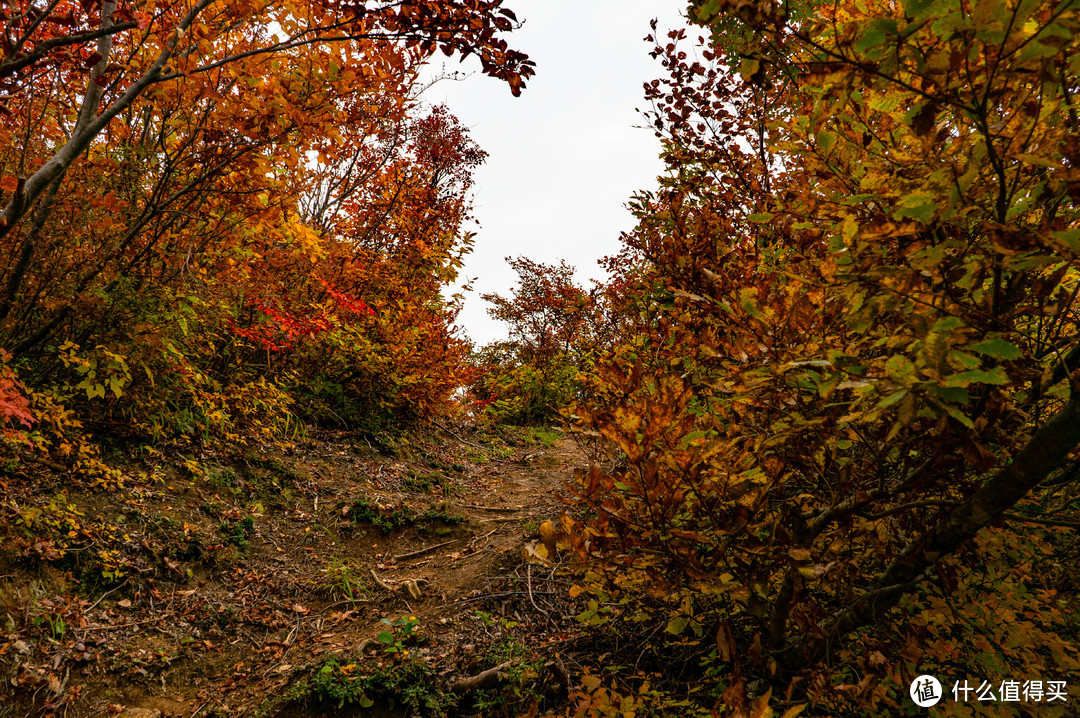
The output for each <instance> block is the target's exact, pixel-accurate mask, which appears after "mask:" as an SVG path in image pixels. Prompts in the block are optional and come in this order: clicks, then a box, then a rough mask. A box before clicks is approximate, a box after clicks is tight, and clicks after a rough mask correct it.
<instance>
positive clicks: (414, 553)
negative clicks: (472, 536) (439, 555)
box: [394, 539, 458, 561]
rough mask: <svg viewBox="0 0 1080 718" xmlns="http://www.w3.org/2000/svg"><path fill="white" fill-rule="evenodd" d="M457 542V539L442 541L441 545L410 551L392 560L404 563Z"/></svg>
mask: <svg viewBox="0 0 1080 718" xmlns="http://www.w3.org/2000/svg"><path fill="white" fill-rule="evenodd" d="M457 542H458V539H450V540H449V541H443V542H442V543H437V544H435V545H434V546H428V547H427V548H422V549H419V550H416V551H410V552H409V553H403V554H401V555H400V556H394V560H395V561H405V560H406V559H410V558H416V557H417V556H423V555H424V554H426V553H431V552H432V551H435V550H436V549H440V548H442V547H443V546H449V545H450V544H452V543H457Z"/></svg>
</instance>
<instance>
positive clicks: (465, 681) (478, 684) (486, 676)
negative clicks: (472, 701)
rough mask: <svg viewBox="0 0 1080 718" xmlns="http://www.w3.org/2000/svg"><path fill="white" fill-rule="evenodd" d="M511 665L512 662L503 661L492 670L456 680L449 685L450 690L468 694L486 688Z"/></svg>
mask: <svg viewBox="0 0 1080 718" xmlns="http://www.w3.org/2000/svg"><path fill="white" fill-rule="evenodd" d="M513 664H514V662H513V661H504V662H503V663H500V664H499V665H497V666H495V667H494V668H489V669H487V670H486V671H483V672H481V673H477V674H476V675H475V676H469V677H468V678H461V679H459V680H456V681H454V682H453V683H451V684H450V690H452V691H453V692H454V693H468V692H469V691H476V690H480V689H482V688H486V687H487V686H488V685H489V684H491V683H494V682H495V681H497V680H499V678H500V677H502V672H503V671H504V670H506V669H507V668H509V667H510V666H512V665H513Z"/></svg>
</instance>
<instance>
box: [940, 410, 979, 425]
mask: <svg viewBox="0 0 1080 718" xmlns="http://www.w3.org/2000/svg"><path fill="white" fill-rule="evenodd" d="M938 406H940V407H941V408H942V409H944V410H945V413H946V414H948V415H949V416H951V417H952V418H954V419H956V420H957V421H959V422H960V423H961V424H963V425H964V426H966V427H967V428H969V429H974V428H975V423H974V422H973V421H972V420H971V419H969V418H968V417H967V415H966V414H964V412H962V411H960V410H959V409H957V408H956V407H955V406H953V405H952V404H938Z"/></svg>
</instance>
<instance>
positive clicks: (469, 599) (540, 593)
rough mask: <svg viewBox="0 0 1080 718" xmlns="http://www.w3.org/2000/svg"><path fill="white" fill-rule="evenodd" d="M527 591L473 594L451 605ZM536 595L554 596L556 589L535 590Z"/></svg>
mask: <svg viewBox="0 0 1080 718" xmlns="http://www.w3.org/2000/svg"><path fill="white" fill-rule="evenodd" d="M528 595H529V594H528V592H527V591H502V592H501V593H485V594H483V595H481V596H473V597H471V598H463V599H461V600H460V601H454V602H453V603H451V604H450V605H451V606H456V605H458V604H459V603H474V602H476V601H485V600H487V599H489V598H503V597H505V596H528ZM533 595H534V596H554V595H555V592H554V591H533Z"/></svg>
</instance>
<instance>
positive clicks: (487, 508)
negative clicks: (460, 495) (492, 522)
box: [461, 504, 525, 513]
mask: <svg viewBox="0 0 1080 718" xmlns="http://www.w3.org/2000/svg"><path fill="white" fill-rule="evenodd" d="M461 507H462V508H465V509H479V510H481V511H502V512H505V513H511V512H514V511H522V510H523V509H525V507H524V506H507V507H502V506H479V505H477V504H461Z"/></svg>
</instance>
